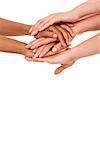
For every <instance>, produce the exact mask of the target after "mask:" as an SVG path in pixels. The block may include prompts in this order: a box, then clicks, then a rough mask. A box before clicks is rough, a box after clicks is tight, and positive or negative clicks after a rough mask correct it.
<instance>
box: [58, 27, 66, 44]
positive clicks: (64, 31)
mask: <svg viewBox="0 0 100 150" xmlns="http://www.w3.org/2000/svg"><path fill="white" fill-rule="evenodd" d="M56 27H57V29H58V30H59V31H60V32H61V33H62V35H63V37H64V39H65V41H66V45H68V44H69V43H68V35H67V31H66V30H65V29H63V28H62V27H60V26H56Z"/></svg>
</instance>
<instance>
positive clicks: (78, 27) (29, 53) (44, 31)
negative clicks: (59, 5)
mask: <svg viewBox="0 0 100 150" xmlns="http://www.w3.org/2000/svg"><path fill="white" fill-rule="evenodd" d="M3 22H4V20H3ZM8 24H9V23H8ZM14 25H15V24H13V26H14ZM9 26H10V25H9ZM15 26H16V32H17V30H18V32H17V33H15V28H13V29H12V30H13V31H12V32H13V34H10V31H9V32H8V33H4V32H2V28H4V26H3V27H2V28H0V29H1V35H22V34H23V35H24V34H27V35H32V36H34V37H35V40H33V41H32V42H30V43H28V44H25V43H16V41H13V42H12V43H13V44H12V49H13V48H15V49H16V50H14V51H13V50H10V51H11V52H17V53H21V54H24V55H25V58H26V60H28V61H38V62H47V63H50V64H60V67H58V68H57V69H56V71H55V74H59V73H61V72H62V71H63V70H64V69H66V68H68V67H70V66H72V65H73V64H74V63H75V61H76V60H78V59H80V58H82V57H86V56H90V55H94V54H98V53H100V34H97V35H96V36H94V37H92V38H91V39H89V40H87V41H84V42H83V43H81V44H79V45H78V46H76V47H73V48H70V45H71V42H72V40H73V39H74V37H75V36H76V35H78V34H81V33H83V32H87V31H95V30H100V0H89V1H87V2H85V3H83V4H81V5H80V6H77V7H76V8H74V9H73V10H71V11H68V12H64V13H56V14H52V15H49V16H47V17H45V18H43V19H40V20H39V21H38V22H37V23H36V24H35V25H33V26H31V25H25V24H18V23H17V25H15ZM5 32H6V31H5ZM4 38H5V37H4V36H0V39H1V41H2V39H4ZM5 40H6V42H11V41H9V40H10V39H5ZM19 47H20V48H19ZM1 48H2V44H1ZM18 48H19V49H20V50H19V51H18ZM23 49H24V50H23ZM21 50H22V52H21ZM4 51H7V50H6V49H5V50H4Z"/></svg>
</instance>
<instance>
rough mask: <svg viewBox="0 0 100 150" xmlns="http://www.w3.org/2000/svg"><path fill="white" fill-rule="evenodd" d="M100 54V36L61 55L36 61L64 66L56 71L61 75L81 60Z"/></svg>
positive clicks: (35, 59) (36, 59)
mask: <svg viewBox="0 0 100 150" xmlns="http://www.w3.org/2000/svg"><path fill="white" fill-rule="evenodd" d="M99 53H100V34H97V35H96V36H94V37H92V38H91V39H89V40H86V41H85V42H83V43H81V44H80V45H78V46H76V47H74V48H72V49H70V50H68V51H64V52H61V53H59V54H56V55H53V56H49V57H44V58H34V59H33V60H34V61H40V62H47V63H50V64H62V65H61V66H60V67H59V68H57V69H56V71H55V74H59V73H61V72H62V71H63V70H64V69H66V68H67V67H69V66H71V65H72V64H74V62H75V61H76V60H78V59H80V58H83V57H87V56H91V55H95V54H99Z"/></svg>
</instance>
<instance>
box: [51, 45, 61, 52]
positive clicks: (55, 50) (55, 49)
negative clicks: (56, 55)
mask: <svg viewBox="0 0 100 150" xmlns="http://www.w3.org/2000/svg"><path fill="white" fill-rule="evenodd" d="M61 49H62V45H61V43H57V44H55V45H54V47H53V49H52V51H53V52H59V51H60V50H61Z"/></svg>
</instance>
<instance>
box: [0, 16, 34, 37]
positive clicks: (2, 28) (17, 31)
mask: <svg viewBox="0 0 100 150" xmlns="http://www.w3.org/2000/svg"><path fill="white" fill-rule="evenodd" d="M30 27H31V26H30V25H26V24H22V23H17V22H13V21H9V20H5V19H2V18H0V34H1V35H6V36H20V35H29V29H30Z"/></svg>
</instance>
